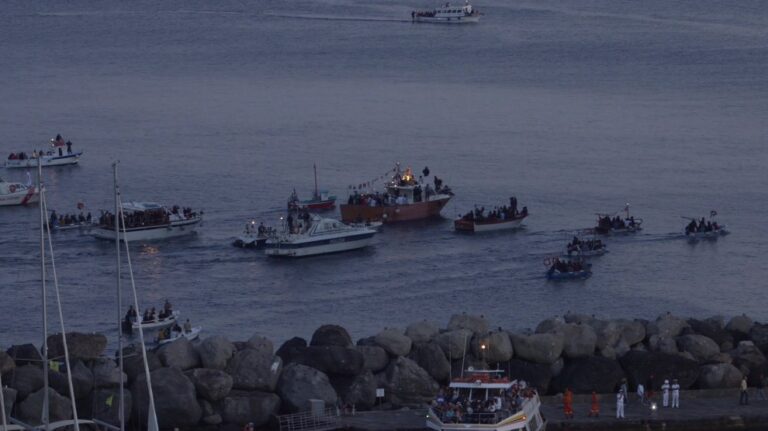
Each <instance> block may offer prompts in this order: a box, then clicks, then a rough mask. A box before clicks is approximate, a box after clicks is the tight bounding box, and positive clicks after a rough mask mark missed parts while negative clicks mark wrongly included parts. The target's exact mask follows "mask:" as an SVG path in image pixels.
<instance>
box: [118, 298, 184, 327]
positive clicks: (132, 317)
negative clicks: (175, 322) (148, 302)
mask: <svg viewBox="0 0 768 431" xmlns="http://www.w3.org/2000/svg"><path fill="white" fill-rule="evenodd" d="M171 316H173V305H171V303H170V301H168V300H167V299H166V300H165V304H163V309H162V310H160V313H157V312H156V311H155V307H152V308H147V309H145V310H144V314H143V315H142V317H141V321H142V323H152V322H155V321H156V320H158V321H161V320H165V319H167V318H169V317H171ZM138 317H139V315H138V313H137V312H136V309H135V308H133V305H131V306H129V307H128V312H126V313H125V321H126V322H128V323H135V322H136V319H138Z"/></svg>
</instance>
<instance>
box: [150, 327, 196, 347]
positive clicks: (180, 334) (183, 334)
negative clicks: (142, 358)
mask: <svg viewBox="0 0 768 431" xmlns="http://www.w3.org/2000/svg"><path fill="white" fill-rule="evenodd" d="M202 330H203V327H202V326H195V327H194V328H191V329H190V330H189V331H184V330H182V331H169V330H168V329H167V328H166V329H164V331H168V332H169V333H170V336H169V337H168V338H162V337H161V336H160V337H158V339H157V344H159V345H163V344H168V343H173V342H174V341H176V340H178V339H180V338H186V339H187V340H189V341H192V340H196V339H197V338H198V337H199V336H200V332H201V331H202ZM158 335H160V334H158Z"/></svg>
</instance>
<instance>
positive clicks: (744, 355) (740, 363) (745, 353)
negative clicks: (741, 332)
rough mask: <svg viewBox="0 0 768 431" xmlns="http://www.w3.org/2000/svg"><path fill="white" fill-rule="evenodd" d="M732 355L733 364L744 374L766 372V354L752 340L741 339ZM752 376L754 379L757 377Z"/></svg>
mask: <svg viewBox="0 0 768 431" xmlns="http://www.w3.org/2000/svg"><path fill="white" fill-rule="evenodd" d="M731 356H733V365H735V366H736V367H738V368H739V370H740V371H741V372H742V373H743V374H744V375H747V376H750V375H751V374H753V372H755V373H754V374H755V375H756V374H758V373H761V372H765V370H763V368H764V367H765V365H766V359H765V356H764V355H763V352H761V351H760V349H758V348H757V346H755V344H754V343H753V342H752V341H749V340H743V341H740V342H739V345H738V346H736V349H734V350H733V351H732V352H731ZM751 377H752V379H754V378H755V376H751Z"/></svg>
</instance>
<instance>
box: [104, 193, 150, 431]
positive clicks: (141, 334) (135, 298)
mask: <svg viewBox="0 0 768 431" xmlns="http://www.w3.org/2000/svg"><path fill="white" fill-rule="evenodd" d="M115 193H116V194H117V200H118V202H119V204H120V205H119V209H120V219H119V220H115V223H118V222H119V223H121V224H122V226H123V242H124V243H125V258H126V261H127V263H128V275H129V276H130V280H131V290H132V291H133V305H134V307H135V309H136V314H137V315H138V313H139V311H138V310H141V308H139V297H138V294H137V293H136V281H135V280H134V278H133V265H132V264H131V251H130V248H129V247H128V235H127V231H126V226H125V213H123V200H122V199H121V197H120V191H119V188H118V187H117V184H115ZM117 241H120V237H119V236H118V237H117ZM139 341H140V342H141V354H142V356H143V358H144V373H145V375H146V376H147V394H148V395H149V414H148V417H147V420H148V421H149V422H148V424H147V429H148V430H149V431H157V430H158V429H159V428H160V427H159V426H158V424H157V416H156V414H155V397H154V395H153V393H152V379H151V377H150V375H149V374H150V373H149V363H148V361H147V346H146V345H145V344H144V329H143V328H142V327H141V324H139Z"/></svg>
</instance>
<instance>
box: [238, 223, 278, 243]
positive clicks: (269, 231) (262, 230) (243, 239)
mask: <svg viewBox="0 0 768 431" xmlns="http://www.w3.org/2000/svg"><path fill="white" fill-rule="evenodd" d="M276 234H277V231H276V230H275V228H273V227H267V226H265V225H264V223H263V222H261V223H259V224H258V225H256V220H251V221H249V222H248V223H246V224H245V229H243V233H241V234H240V235H238V236H237V237H236V238H235V241H234V242H233V243H232V245H234V246H235V247H240V248H255V249H263V248H264V245H265V244H266V242H267V240H268V239H269V238H270V237H273V236H275V235H276Z"/></svg>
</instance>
